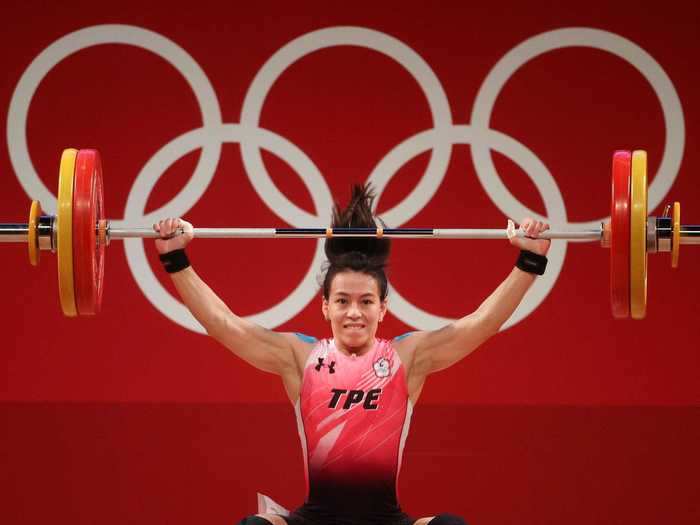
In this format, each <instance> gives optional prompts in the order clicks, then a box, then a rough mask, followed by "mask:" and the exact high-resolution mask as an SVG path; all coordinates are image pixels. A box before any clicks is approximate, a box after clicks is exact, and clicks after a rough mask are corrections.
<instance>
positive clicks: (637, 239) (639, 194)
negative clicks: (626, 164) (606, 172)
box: [630, 150, 647, 319]
mask: <svg viewBox="0 0 700 525" xmlns="http://www.w3.org/2000/svg"><path fill="white" fill-rule="evenodd" d="M630 201H631V202H630V204H631V206H630V208H631V209H630V212H631V213H630V314H631V316H632V319H644V316H645V315H646V312H647V152H646V151H642V150H637V151H633V152H632V191H631V198H630Z"/></svg>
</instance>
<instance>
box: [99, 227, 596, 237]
mask: <svg viewBox="0 0 700 525" xmlns="http://www.w3.org/2000/svg"><path fill="white" fill-rule="evenodd" d="M600 235H601V230H581V231H553V230H549V231H547V232H545V233H544V234H543V235H542V237H543V238H547V239H600ZM109 236H110V238H111V239H127V238H131V237H141V238H157V237H159V234H158V233H157V232H155V231H153V230H149V229H146V228H110V231H109ZM194 236H195V237H198V238H212V239H217V238H218V239H221V238H249V239H251V238H261V239H267V238H287V239H315V238H327V237H383V238H403V239H426V238H427V239H506V238H507V237H508V236H507V233H506V230H498V229H443V228H440V229H434V228H384V229H377V228H195V229H194Z"/></svg>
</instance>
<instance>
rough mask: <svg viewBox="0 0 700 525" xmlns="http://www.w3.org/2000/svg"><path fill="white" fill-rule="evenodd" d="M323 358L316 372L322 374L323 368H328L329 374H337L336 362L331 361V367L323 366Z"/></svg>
mask: <svg viewBox="0 0 700 525" xmlns="http://www.w3.org/2000/svg"><path fill="white" fill-rule="evenodd" d="M323 359H324V358H323V357H319V358H318V364H317V365H316V367H315V368H316V372H320V371H321V368H328V373H329V374H335V361H331V364H330V365H324V364H323Z"/></svg>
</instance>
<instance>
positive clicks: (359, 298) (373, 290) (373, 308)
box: [322, 270, 386, 353]
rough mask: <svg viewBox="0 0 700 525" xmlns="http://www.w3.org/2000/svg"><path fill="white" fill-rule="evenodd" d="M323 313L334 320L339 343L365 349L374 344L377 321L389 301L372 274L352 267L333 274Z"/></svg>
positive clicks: (358, 350)
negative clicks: (356, 270)
mask: <svg viewBox="0 0 700 525" xmlns="http://www.w3.org/2000/svg"><path fill="white" fill-rule="evenodd" d="M322 311H323V315H324V316H325V318H326V319H327V320H328V321H330V323H331V330H332V331H333V337H334V338H335V342H336V345H339V347H340V348H341V349H343V350H347V351H348V352H355V353H364V351H365V350H366V349H369V348H370V347H371V345H373V344H374V336H375V334H376V332H377V325H378V324H379V323H380V322H381V320H382V319H383V318H384V315H386V301H382V300H381V299H380V297H379V284H378V283H377V280H376V279H375V278H374V277H372V276H371V275H367V274H366V273H361V272H353V271H351V270H348V271H345V272H340V273H338V274H336V275H335V277H333V281H331V289H330V293H329V295H328V299H325V298H324V299H323V306H322Z"/></svg>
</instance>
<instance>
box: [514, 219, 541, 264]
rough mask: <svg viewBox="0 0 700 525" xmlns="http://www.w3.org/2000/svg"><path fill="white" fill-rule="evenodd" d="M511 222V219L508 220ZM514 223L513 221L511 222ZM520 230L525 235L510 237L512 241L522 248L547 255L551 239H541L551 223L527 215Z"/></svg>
mask: <svg viewBox="0 0 700 525" xmlns="http://www.w3.org/2000/svg"><path fill="white" fill-rule="evenodd" d="M508 222H509V223H511V221H508ZM511 224H512V223H511ZM520 230H521V231H523V232H524V233H525V237H520V236H515V237H512V238H511V239H510V243H511V244H512V245H513V246H516V247H517V248H520V249H521V250H528V251H530V252H533V253H536V254H538V255H547V251H548V250H549V244H550V240H549V239H539V238H538V237H539V236H540V234H541V233H542V232H544V231H547V230H549V224H547V223H546V222H542V221H536V220H535V219H532V218H530V217H525V218H524V219H523V220H522V221H521V223H520Z"/></svg>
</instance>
